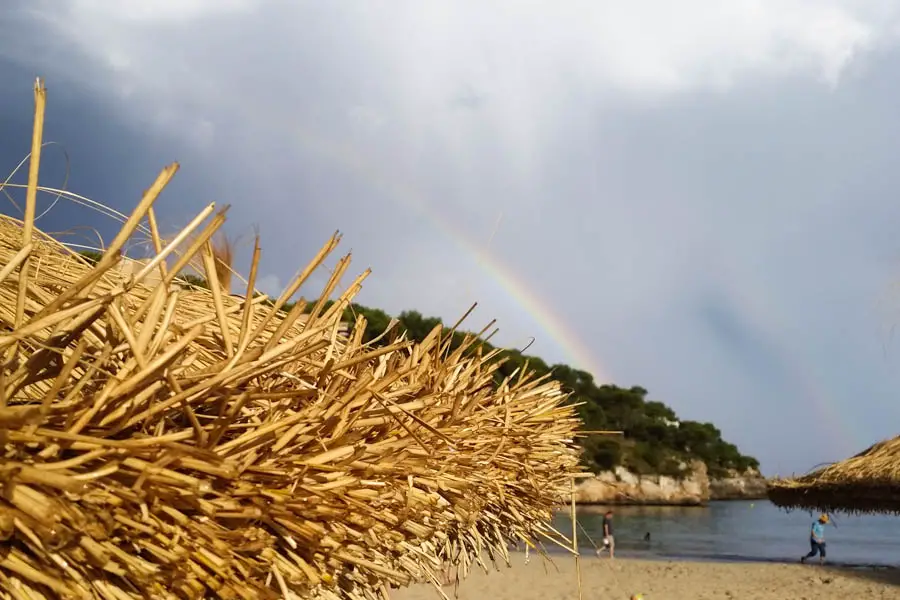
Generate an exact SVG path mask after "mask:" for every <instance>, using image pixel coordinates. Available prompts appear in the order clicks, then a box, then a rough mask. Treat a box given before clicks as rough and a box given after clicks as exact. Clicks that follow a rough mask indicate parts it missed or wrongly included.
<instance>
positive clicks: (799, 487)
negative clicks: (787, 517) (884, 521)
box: [768, 437, 900, 514]
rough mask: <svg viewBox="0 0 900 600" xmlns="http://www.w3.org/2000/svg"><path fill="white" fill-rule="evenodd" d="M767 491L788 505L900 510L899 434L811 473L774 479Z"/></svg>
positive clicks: (834, 509)
mask: <svg viewBox="0 0 900 600" xmlns="http://www.w3.org/2000/svg"><path fill="white" fill-rule="evenodd" d="M768 495H769V499H770V500H771V501H772V502H773V503H774V504H775V505H776V506H780V507H782V508H788V509H792V508H801V509H806V510H814V511H822V512H847V513H893V514H900V437H897V438H893V439H890V440H885V441H882V442H879V443H877V444H875V445H874V446H872V447H870V448H868V449H866V450H864V451H863V452H860V453H859V454H857V455H856V456H854V457H852V458H848V459H847V460H844V461H841V462H838V463H835V464H833V465H829V466H827V467H824V468H822V469H819V470H817V471H814V472H812V473H810V474H808V475H804V476H802V477H797V478H793V479H775V480H773V481H771V482H769V490H768Z"/></svg>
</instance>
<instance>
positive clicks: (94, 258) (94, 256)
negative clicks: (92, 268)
mask: <svg viewBox="0 0 900 600" xmlns="http://www.w3.org/2000/svg"><path fill="white" fill-rule="evenodd" d="M78 254H79V255H80V256H81V258H83V259H85V260H86V261H88V262H89V263H90V264H92V265H96V264H97V263H98V262H100V259H101V258H103V253H102V252H97V251H96V250H82V251H80V252H79V253H78Z"/></svg>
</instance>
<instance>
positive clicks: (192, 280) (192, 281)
mask: <svg viewBox="0 0 900 600" xmlns="http://www.w3.org/2000/svg"><path fill="white" fill-rule="evenodd" d="M178 278H179V279H181V280H182V281H183V282H184V283H186V284H188V285H189V286H190V287H195V288H203V289H209V283H207V282H206V279H204V278H203V277H200V276H198V275H193V274H191V273H182V274H181V275H179V277H178Z"/></svg>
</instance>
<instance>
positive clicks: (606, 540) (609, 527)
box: [597, 510, 616, 558]
mask: <svg viewBox="0 0 900 600" xmlns="http://www.w3.org/2000/svg"><path fill="white" fill-rule="evenodd" d="M612 517H613V512H612V511H611V510H608V511H606V514H605V515H603V547H602V548H600V549H599V550H597V556H600V554H601V553H602V552H603V551H604V550H609V557H610V558H615V555H616V538H615V537H614V535H613V522H612Z"/></svg>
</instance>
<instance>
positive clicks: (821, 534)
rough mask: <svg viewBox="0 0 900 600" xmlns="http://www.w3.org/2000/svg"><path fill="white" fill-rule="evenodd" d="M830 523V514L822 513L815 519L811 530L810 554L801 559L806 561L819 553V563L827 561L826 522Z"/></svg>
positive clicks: (803, 561)
mask: <svg viewBox="0 0 900 600" xmlns="http://www.w3.org/2000/svg"><path fill="white" fill-rule="evenodd" d="M826 523H828V515H822V516H821V517H819V520H818V521H814V522H813V524H812V528H811V529H810V532H809V554H807V555H806V556H804V557H803V558H801V559H800V562H802V563H805V562H806V559H807V558H812V557H814V556H815V555H816V554H818V555H819V564H820V565H821V564H823V563H824V562H825V524H826Z"/></svg>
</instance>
